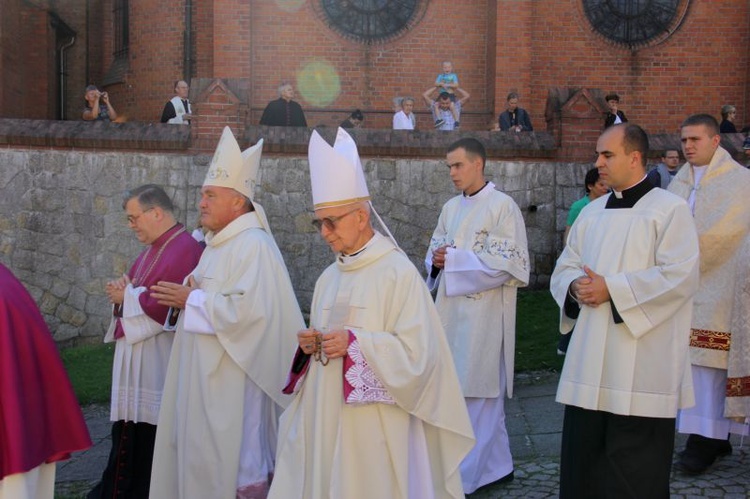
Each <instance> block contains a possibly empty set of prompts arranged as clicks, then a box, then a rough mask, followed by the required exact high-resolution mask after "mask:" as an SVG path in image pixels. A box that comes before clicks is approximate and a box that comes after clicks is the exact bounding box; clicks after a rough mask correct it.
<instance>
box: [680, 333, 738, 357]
mask: <svg viewBox="0 0 750 499" xmlns="http://www.w3.org/2000/svg"><path fill="white" fill-rule="evenodd" d="M730 339H731V333H722V332H719V331H709V330H707V329H691V330H690V346H691V347H696V348H707V349H709V350H721V351H722V352H728V351H729V344H730Z"/></svg>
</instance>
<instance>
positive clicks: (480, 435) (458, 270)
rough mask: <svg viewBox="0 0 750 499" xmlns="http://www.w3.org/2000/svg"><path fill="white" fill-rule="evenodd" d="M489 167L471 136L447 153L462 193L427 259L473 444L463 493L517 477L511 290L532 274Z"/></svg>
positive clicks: (511, 208)
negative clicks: (508, 422)
mask: <svg viewBox="0 0 750 499" xmlns="http://www.w3.org/2000/svg"><path fill="white" fill-rule="evenodd" d="M486 160H487V153H486V150H485V148H484V145H483V144H482V143H481V142H480V141H478V140H477V139H475V138H473V137H467V138H463V139H460V140H457V141H456V142H454V143H453V144H451V145H450V147H449V148H448V153H447V155H446V162H447V164H448V173H449V175H450V178H451V180H452V181H453V185H454V186H455V187H456V190H457V191H458V192H459V194H458V195H457V196H454V197H453V198H451V199H449V200H448V201H447V202H446V203H445V205H444V206H443V209H442V210H441V212H440V217H439V218H438V222H437V227H435V231H434V232H433V234H432V238H431V240H430V246H429V248H428V250H427V255H426V258H425V264H426V266H427V271H428V272H429V275H428V280H427V284H428V285H429V286H430V288H433V289H437V295H436V298H435V305H436V306H437V309H438V313H439V314H440V318H441V321H442V323H443V327H445V334H446V336H447V338H448V344H449V345H450V346H451V352H452V354H453V360H454V362H455V364H456V371H457V372H458V379H459V381H460V382H461V391H462V393H463V396H464V400H465V401H466V406H467V408H468V410H469V418H470V419H471V423H472V427H473V429H474V433H475V434H476V438H477V443H476V445H475V446H474V448H473V449H472V450H471V452H470V453H469V454H468V455H467V456H466V458H465V459H464V460H463V462H462V463H461V479H462V481H463V486H464V492H465V493H467V494H470V493H472V492H474V491H475V490H477V489H478V488H479V487H482V486H486V485H489V484H491V483H495V482H500V483H504V482H509V481H511V480H512V479H513V477H514V475H513V457H512V456H511V453H510V440H509V437H508V431H507V429H506V427H505V397H506V396H508V397H509V398H510V397H511V396H512V395H513V363H514V353H515V338H516V327H515V326H516V291H517V289H518V288H519V287H524V286H526V285H527V284H528V282H529V269H530V262H529V253H528V247H527V241H526V227H525V225H524V221H523V216H521V210H520V209H519V208H518V205H517V204H516V203H515V201H513V199H512V198H511V197H510V196H508V195H507V194H505V193H503V192H500V191H499V190H497V189H496V188H495V184H493V183H492V182H489V181H487V180H486V179H485V176H484V168H485V162H486Z"/></svg>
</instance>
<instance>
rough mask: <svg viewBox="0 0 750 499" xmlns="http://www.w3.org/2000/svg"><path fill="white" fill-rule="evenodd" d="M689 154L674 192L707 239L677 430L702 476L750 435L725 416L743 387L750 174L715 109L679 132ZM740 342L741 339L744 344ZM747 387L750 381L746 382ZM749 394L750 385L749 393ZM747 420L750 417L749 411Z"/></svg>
mask: <svg viewBox="0 0 750 499" xmlns="http://www.w3.org/2000/svg"><path fill="white" fill-rule="evenodd" d="M680 136H681V140H682V153H683V154H684V155H685V159H686V160H687V162H688V166H686V167H684V168H682V169H681V170H680V171H679V173H677V175H675V177H674V179H673V180H672V183H671V184H669V191H670V192H673V193H675V194H677V195H678V196H680V197H681V198H683V199H685V200H687V202H688V205H689V206H690V209H691V210H692V212H693V217H694V218H695V225H696V227H697V229H698V237H699V240H700V262H701V265H700V270H701V282H700V288H699V289H698V293H697V294H696V295H695V305H694V307H693V322H692V328H691V329H690V357H691V361H692V364H693V367H692V372H693V382H694V384H695V399H696V404H695V407H693V408H691V409H688V410H684V411H681V413H680V417H679V424H678V428H677V429H678V431H679V432H680V433H689V434H690V436H689V437H688V440H687V444H686V446H685V450H684V451H683V452H681V453H680V457H679V461H678V463H677V464H678V466H679V467H680V468H682V469H683V470H684V471H686V472H688V473H702V472H703V471H705V470H706V469H707V468H708V467H709V466H711V464H713V462H714V461H715V460H716V458H718V457H720V456H723V455H726V454H730V453H731V452H732V446H731V445H730V443H729V441H728V436H729V434H730V433H738V434H744V435H747V434H748V427H747V425H743V424H740V423H737V422H735V421H733V420H732V419H730V418H728V417H726V416H727V415H730V414H732V412H731V411H730V410H729V406H730V405H731V404H732V400H733V398H734V397H739V396H741V392H742V391H743V390H734V389H733V387H737V386H743V385H742V377H739V376H737V375H736V374H735V372H736V371H741V370H742V368H743V366H742V364H748V363H750V358H748V356H747V353H746V351H745V353H744V354H741V355H738V356H736V357H735V359H736V360H735V362H734V363H733V362H730V359H731V358H733V354H736V353H738V352H736V351H735V352H733V350H734V348H735V342H734V334H735V332H734V331H733V330H732V328H731V317H732V314H736V313H740V312H741V311H738V310H733V303H734V300H733V298H734V293H735V287H736V279H737V275H738V274H739V271H738V265H747V263H748V262H747V261H739V260H738V254H739V249H740V248H741V247H742V244H743V242H744V240H745V239H746V238H747V237H748V234H750V207H748V205H747V194H748V192H750V171H748V170H747V169H746V168H744V167H743V166H742V165H740V164H739V163H737V162H736V161H734V160H733V159H732V157H731V156H730V154H729V153H728V152H727V151H726V150H724V149H723V148H722V147H721V146H720V145H719V143H720V142H721V135H720V134H719V124H718V123H717V122H716V119H715V118H714V117H713V116H711V115H709V114H697V115H693V116H690V117H688V118H687V119H686V120H685V121H683V123H682V127H681V129H680ZM740 345H741V343H740ZM745 386H746V385H745ZM744 391H745V394H747V393H748V391H747V389H745V390H744ZM742 416H743V417H747V416H750V414H747V413H745V414H743V415H742Z"/></svg>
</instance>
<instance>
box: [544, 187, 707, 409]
mask: <svg viewBox="0 0 750 499" xmlns="http://www.w3.org/2000/svg"><path fill="white" fill-rule="evenodd" d="M611 195H614V194H611ZM608 198H609V196H602V197H601V198H599V199H596V200H595V201H592V202H591V203H590V204H589V205H588V206H586V208H584V209H583V211H582V212H581V215H580V216H579V217H578V219H577V220H576V221H575V223H574V224H573V226H572V228H571V231H570V236H569V237H568V244H567V245H566V247H565V249H564V250H563V253H562V254H561V255H560V258H559V259H558V261H557V266H556V267H555V270H554V272H553V274H552V279H551V283H550V288H551V291H552V295H553V296H554V298H555V301H557V303H558V305H559V306H560V307H561V320H560V324H561V325H560V331H570V329H571V328H572V327H573V325H575V334H574V335H573V338H572V339H571V344H570V347H569V349H568V352H567V354H566V357H565V365H564V367H563V372H562V374H561V377H560V385H559V387H558V390H557V401H558V402H560V403H563V404H567V405H573V406H577V407H581V408H584V409H589V410H594V411H606V412H610V413H613V414H620V415H626V416H645V417H655V418H674V417H675V415H676V414H677V410H678V408H683V407H689V406H690V405H692V404H693V386H692V380H691V376H690V369H689V365H690V363H689V355H688V339H689V331H690V317H691V310H692V296H693V294H694V293H695V291H696V290H697V288H698V239H697V235H696V231H695V225H694V224H693V221H692V217H691V215H690V210H689V208H688V206H687V204H686V203H685V202H684V201H683V200H681V199H679V198H678V197H676V196H674V195H672V194H670V193H668V192H666V191H664V190H663V189H658V188H655V189H652V190H650V191H648V192H647V193H646V194H645V195H644V196H643V197H642V198H640V199H639V200H638V201H637V203H636V204H635V206H633V207H632V208H624V209H605V206H606V203H607V200H608ZM584 265H587V266H588V267H590V268H591V269H592V270H593V271H594V272H596V273H598V274H600V275H602V276H603V277H604V278H605V281H606V284H607V289H608V291H609V294H610V296H611V301H612V302H614V305H615V307H616V310H617V312H618V313H619V315H620V316H621V317H622V320H623V322H622V323H619V324H616V323H615V322H614V319H613V312H612V309H611V303H610V302H606V303H603V304H601V305H599V306H597V307H589V306H583V307H581V311H580V315H579V317H578V319H577V321H576V320H575V319H572V318H570V317H568V316H566V315H565V313H564V303H565V300H566V297H567V296H568V291H569V287H570V284H571V283H572V282H573V281H574V280H575V279H577V278H579V277H581V276H583V275H585V274H584V271H583V266H584Z"/></svg>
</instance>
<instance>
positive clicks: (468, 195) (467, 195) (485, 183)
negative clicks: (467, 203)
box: [463, 180, 490, 198]
mask: <svg viewBox="0 0 750 499" xmlns="http://www.w3.org/2000/svg"><path fill="white" fill-rule="evenodd" d="M488 185H490V183H489V182H487V181H486V180H485V182H484V185H483V186H482V187H481V188H480V189H479V190H478V191H476V192H474V193H472V194H466V191H464V192H463V195H464V197H465V198H471V197H474V196H476V195H477V194H479V193H480V192H482V191H483V190H484V189H485V188H486V187H487V186H488Z"/></svg>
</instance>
